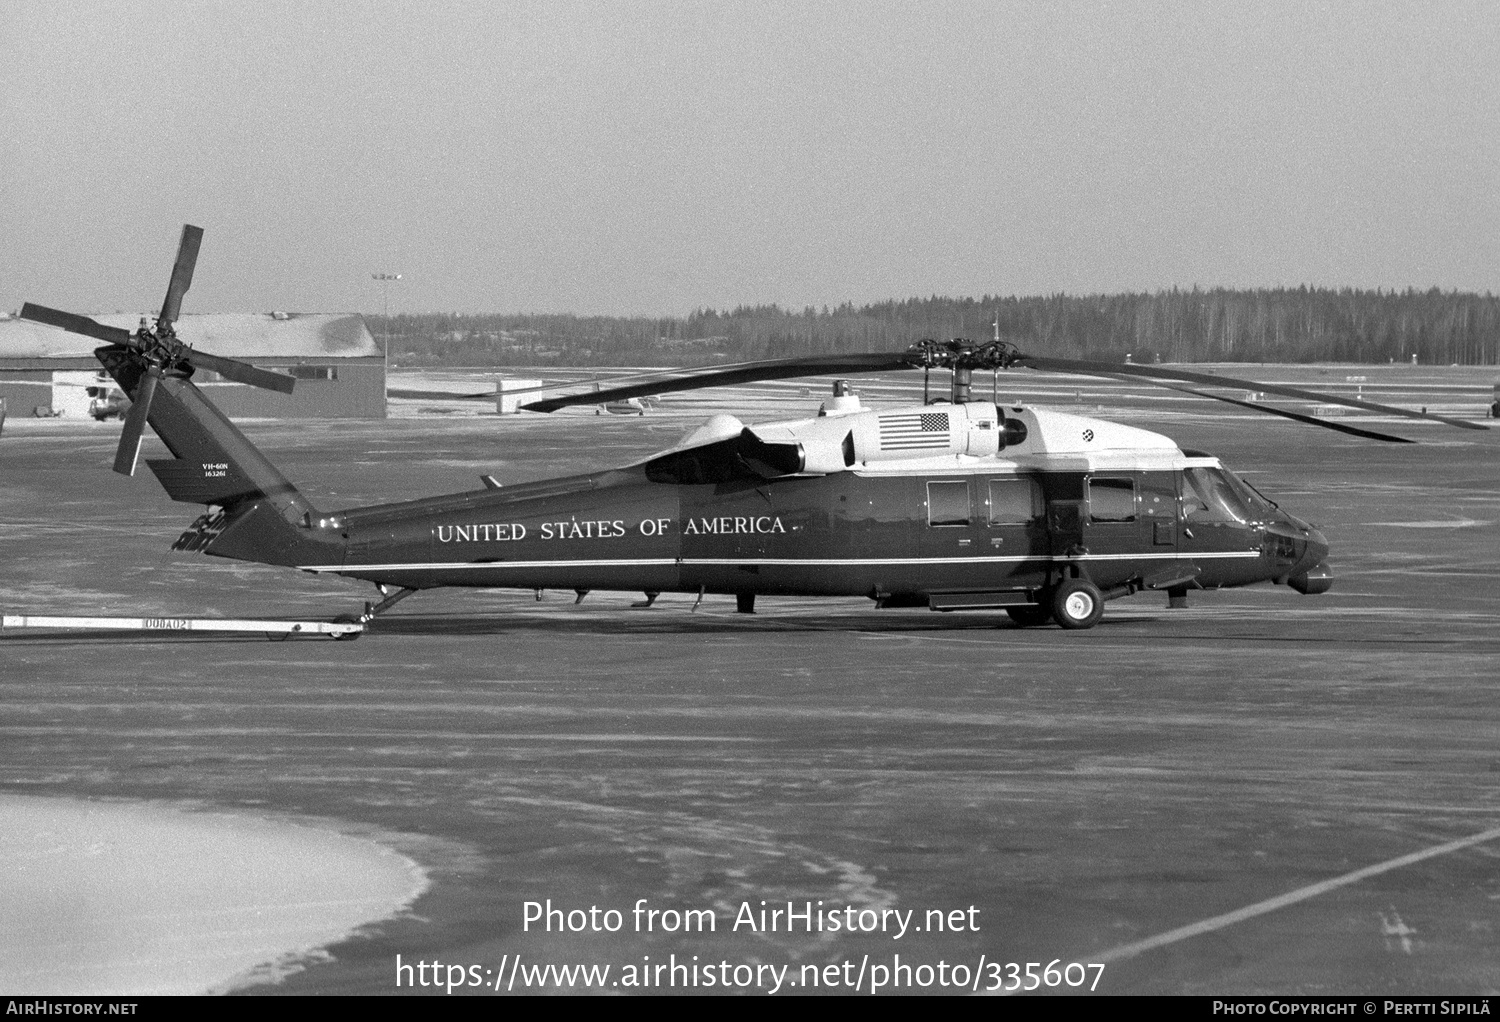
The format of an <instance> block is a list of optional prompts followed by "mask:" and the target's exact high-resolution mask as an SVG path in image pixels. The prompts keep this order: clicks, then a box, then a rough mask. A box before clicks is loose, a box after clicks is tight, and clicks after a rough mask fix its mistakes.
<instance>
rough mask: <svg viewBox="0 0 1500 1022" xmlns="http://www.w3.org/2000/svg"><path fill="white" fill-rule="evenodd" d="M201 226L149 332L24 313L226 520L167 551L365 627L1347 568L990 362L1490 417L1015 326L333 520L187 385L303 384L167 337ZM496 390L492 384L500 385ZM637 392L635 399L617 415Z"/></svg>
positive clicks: (1101, 595) (1167, 445)
mask: <svg viewBox="0 0 1500 1022" xmlns="http://www.w3.org/2000/svg"><path fill="white" fill-rule="evenodd" d="M202 233H203V232H202V231H201V229H199V228H197V227H192V226H185V227H184V228H183V234H182V240H181V243H180V245H179V249H178V255H177V261H176V264H175V266H174V269H173V272H172V278H171V283H170V285H169V287H168V290H167V296H166V300H165V301H164V302H163V305H162V310H161V314H160V315H159V316H158V317H157V318H156V322H155V324H154V325H150V326H148V325H146V324H145V323H144V322H143V323H142V326H141V328H140V329H139V330H137V331H136V332H135V333H131V332H129V331H126V330H123V329H120V328H116V327H110V326H106V325H104V324H101V323H98V322H96V321H94V320H92V319H89V318H88V317H85V316H79V315H75V314H73V313H67V312H61V311H59V310H56V309H49V308H46V307H43V306H38V305H32V304H27V305H26V306H25V307H24V308H23V309H22V310H21V315H22V316H23V317H25V318H28V319H32V320H36V321H38V322H42V323H48V324H51V325H53V326H57V327H61V328H63V329H66V330H71V331H74V332H76V333H80V334H84V335H87V336H90V337H94V338H97V339H99V340H102V341H104V342H106V343H105V346H103V347H101V348H98V349H97V350H96V352H95V354H96V355H97V357H98V358H99V361H100V362H101V363H102V364H103V365H104V367H105V369H106V370H107V371H108V372H109V373H110V375H111V376H113V377H114V379H115V380H116V381H117V382H118V383H119V385H120V387H121V389H123V390H124V392H125V393H126V394H127V395H129V397H130V398H131V399H132V401H133V404H131V406H130V411H129V414H128V416H127V418H126V421H125V426H124V430H123V434H122V436H121V438H120V445H119V450H118V452H117V455H116V458H115V464H114V468H115V471H117V472H121V473H124V474H126V475H130V474H133V472H134V469H135V464H136V460H137V458H138V454H139V450H140V444H141V439H142V436H143V433H144V430H145V427H146V426H147V425H148V424H149V425H150V426H151V428H152V429H153V430H155V432H156V434H157V435H158V436H159V437H160V438H161V440H162V442H163V443H164V444H165V445H166V447H167V449H168V451H169V452H170V453H171V455H172V456H171V457H169V458H163V459H153V460H148V461H147V465H148V466H149V467H150V469H151V471H152V472H153V473H154V474H155V475H156V477H157V479H158V480H159V481H160V482H161V484H162V486H163V487H164V488H165V489H166V491H167V493H168V495H169V496H170V497H171V498H172V499H174V500H178V501H182V502H185V503H190V504H202V505H205V506H206V511H205V512H204V513H203V514H202V515H201V516H200V517H199V518H198V519H197V520H196V521H195V522H194V523H193V524H192V526H191V527H190V528H189V529H188V530H187V531H186V532H184V533H183V534H182V535H181V537H180V538H179V539H178V540H177V542H176V543H175V544H174V545H173V549H175V550H185V551H198V552H202V553H205V554H210V555H213V556H218V557H229V558H236V559H240V560H248V561H256V562H261V563H266V564H274V565H283V566H286V567H289V568H296V569H299V570H302V571H308V572H316V573H326V574H331V575H342V576H345V577H348V578H355V579H363V580H367V581H369V582H373V583H374V584H375V585H376V586H378V587H379V589H380V592H381V594H382V596H383V599H381V600H380V601H379V602H378V603H375V604H373V605H372V604H366V606H365V610H364V614H363V615H362V616H360V618H359V620H362V621H368V620H370V619H371V618H373V617H374V616H375V615H377V614H380V613H382V612H384V611H385V610H387V609H389V608H390V607H392V606H394V605H395V604H396V603H397V602H398V601H400V600H402V599H404V598H406V597H407V596H410V595H411V594H413V593H416V592H419V591H421V590H424V589H431V588H436V587H440V586H467V587H481V588H499V587H506V588H519V589H532V590H543V589H573V590H575V591H577V592H578V593H579V594H580V598H582V594H584V593H586V592H588V591H591V590H619V591H627V592H644V593H646V595H647V598H648V602H649V601H650V600H653V599H655V597H656V595H657V594H659V593H662V592H685V593H697V594H699V596H700V597H701V596H702V595H703V594H704V593H717V594H726V595H733V596H735V597H736V600H737V604H738V608H739V610H741V611H742V612H746V613H749V612H752V611H753V609H754V605H755V598H756V597H757V596H758V595H785V596H867V597H869V598H871V599H872V600H874V601H876V603H877V605H878V606H883V607H921V606H925V607H929V608H931V609H933V610H940V611H952V610H996V611H998V610H1003V611H1004V612H1005V613H1006V614H1007V615H1008V616H1009V618H1010V619H1011V620H1012V621H1014V622H1016V623H1017V624H1020V625H1042V624H1046V623H1048V622H1056V623H1057V624H1059V625H1061V626H1062V627H1064V628H1068V629H1080V628H1089V627H1091V626H1093V625H1094V624H1096V623H1097V622H1098V621H1099V619H1100V617H1101V615H1102V614H1103V611H1104V605H1105V603H1106V602H1107V601H1109V600H1113V599H1117V598H1121V597H1126V596H1130V595H1132V594H1135V593H1140V592H1143V591H1148V590H1152V591H1165V592H1166V593H1167V594H1168V596H1169V597H1170V598H1172V599H1174V600H1183V599H1185V598H1186V594H1187V592H1188V591H1189V590H1190V589H1194V588H1196V589H1219V588H1228V587H1234V586H1246V585H1253V584H1256V583H1262V582H1273V583H1282V584H1285V585H1287V586H1289V587H1290V588H1292V589H1294V590H1296V591H1297V592H1299V593H1303V594H1316V593H1322V592H1326V591H1327V590H1328V589H1329V588H1330V586H1331V585H1332V583H1333V572H1332V570H1331V569H1330V567H1329V565H1328V560H1327V558H1328V541H1327V539H1326V538H1325V537H1324V536H1323V534H1322V533H1321V532H1319V531H1318V530H1317V529H1316V528H1314V527H1313V526H1311V525H1310V524H1308V523H1307V522H1305V521H1303V520H1301V519H1300V518H1297V517H1296V516H1295V515H1292V514H1290V513H1289V512H1287V511H1285V510H1283V509H1282V508H1281V507H1279V506H1278V505H1277V504H1276V503H1274V502H1273V501H1272V500H1270V499H1269V498H1267V497H1265V496H1263V495H1262V494H1261V493H1260V492H1259V491H1257V490H1256V489H1255V488H1254V487H1252V486H1250V485H1249V484H1248V483H1246V482H1245V481H1244V480H1242V479H1241V478H1239V477H1238V476H1236V475H1235V474H1234V473H1233V472H1232V471H1230V470H1229V469H1228V468H1226V467H1225V466H1224V465H1222V464H1221V463H1220V462H1219V460H1218V459H1217V458H1215V457H1213V456H1212V455H1209V454H1206V453H1203V452H1200V451H1192V450H1182V449H1181V448H1179V447H1178V445H1177V444H1176V443H1175V442H1173V441H1172V440H1171V439H1169V438H1168V437H1165V436H1162V435H1160V434H1158V433H1153V432H1149V431H1147V430H1143V429H1138V428H1135V427H1131V426H1126V425H1121V424H1119V423H1115V422H1109V421H1106V420H1102V419H1094V418H1086V417H1083V416H1077V415H1068V414H1062V413H1058V412H1051V411H1043V410H1040V409H1033V408H1023V407H1016V406H1004V405H1001V404H997V403H995V402H993V401H983V400H975V399H974V395H973V393H972V378H973V373H974V371H975V370H993V371H997V372H998V371H1001V370H1007V369H1013V368H1022V367H1024V368H1030V369H1034V370H1041V371H1045V372H1058V373H1073V374H1085V375H1089V376H1106V377H1132V378H1137V379H1144V380H1148V381H1151V382H1153V383H1156V384H1160V385H1162V386H1166V387H1170V388H1173V389H1177V390H1182V391H1185V392H1188V393H1192V394H1196V395H1198V396H1201V397H1207V398H1213V399H1215V400H1219V401H1224V402H1228V403H1229V404H1233V405H1237V406H1240V407H1244V408H1251V409H1254V410H1256V411H1261V412H1267V413H1270V414H1274V415H1280V416H1284V417H1286V418H1290V419H1295V420H1297V421H1300V422H1305V423H1308V424H1311V425H1315V426H1320V427H1323V428H1327V429H1334V430H1338V431H1340V432H1343V433H1348V434H1352V435H1355V436H1360V437H1364V438H1367V439H1372V440H1380V441H1386V442H1411V441H1409V440H1405V439H1404V438H1402V437H1398V436H1393V435H1391V434H1387V433H1380V432H1376V431H1374V430H1368V429H1364V428H1361V427H1358V426H1354V425H1351V424H1349V423H1344V422H1331V421H1325V420H1323V419H1318V418H1314V417H1312V416H1309V415H1304V414H1302V413H1299V412H1294V411H1290V410H1287V409H1282V408H1276V407H1271V406H1268V405H1264V404H1260V403H1258V402H1252V401H1245V400H1241V399H1239V398H1234V397H1229V396H1225V395H1221V394H1217V393H1214V392H1212V391H1211V390H1206V389H1204V388H1237V389H1247V390H1251V391H1258V392H1261V393H1266V394H1275V395H1279V396H1283V397H1290V398H1298V399H1304V400H1315V401H1319V402H1328V403H1335V404H1341V405H1347V406H1350V407H1353V408H1358V409H1363V410H1366V411H1371V412H1378V413H1383V414H1386V415H1396V416H1404V417H1408V418H1413V419H1429V420H1434V421H1438V422H1443V423H1446V424H1448V425H1452V426H1457V427H1460V428H1464V429H1485V428H1486V427H1484V426H1482V425H1479V424H1477V423H1472V422H1466V421H1464V420H1461V419H1453V418H1448V417H1445V416H1441V415H1436V414H1429V413H1427V412H1425V411H1423V412H1417V411H1412V410H1409V409H1405V408H1397V407H1391V406H1387V405H1381V404H1375V403H1373V402H1368V401H1364V400H1362V399H1359V398H1352V397H1345V396H1342V395H1337V394H1328V393H1322V392H1316V391H1309V390H1303V389H1301V388H1296V387H1287V386H1280V385H1273V384H1266V383H1256V382H1253V381H1247V380H1240V379H1234V378H1231V377H1225V376H1218V375H1210V374H1205V373H1196V372H1190V371H1186V370H1181V369H1174V368H1169V367H1164V366H1144V365H1129V364H1126V365H1116V364H1112V363H1100V362H1091V361H1078V360H1065V359H1054V358H1045V357H1038V356H1033V355H1027V354H1024V353H1023V352H1021V351H1019V350H1018V349H1017V348H1016V347H1014V346H1013V345H1011V344H1008V343H1006V342H1003V341H998V340H997V341H988V342H984V343H974V342H970V341H963V340H952V341H945V342H934V341H922V342H920V343H917V344H914V345H912V346H911V347H910V348H909V349H908V350H906V351H903V352H897V353H893V354H851V355H838V356H820V357H811V358H789V359H775V360H770V361H762V362H751V363H743V364H740V365H732V366H722V367H714V368H710V369H705V370H699V371H689V372H685V373H682V374H678V375H676V376H673V377H671V378H666V379H662V378H656V379H652V380H648V381H641V382H634V383H628V384H626V385H622V386H614V387H608V388H603V389H588V390H586V391H584V392H583V393H579V394H573V395H564V396H561V397H548V398H542V399H539V400H536V401H534V402H533V403H531V404H529V405H525V406H523V407H526V408H529V409H532V410H535V411H542V412H550V411H555V410H557V409H560V408H564V407H569V406H575V405H584V406H588V405H594V406H606V407H607V406H608V405H610V404H611V403H624V402H630V401H633V400H637V399H641V398H646V397H649V396H654V395H658V394H663V393H669V392H674V391H683V390H689V389H696V388H700V387H709V386H725V385H732V384H744V383H753V382H757V381H765V380H779V379H791V378H796V377H804V376H828V375H834V376H843V375H852V374H856V373H869V372H889V371H893V370H902V369H907V370H910V369H920V370H922V371H923V372H924V373H929V372H930V371H931V370H933V369H942V370H947V371H949V372H951V376H952V386H951V391H950V393H949V395H948V399H947V400H946V401H943V402H932V401H924V402H923V403H922V404H920V405H914V406H912V407H907V408H894V409H885V410H874V409H867V408H864V407H863V406H862V405H861V403H860V401H859V399H858V397H857V396H856V395H854V394H853V393H852V391H851V388H850V387H849V386H848V384H847V382H845V381H840V382H839V383H837V384H835V388H834V394H833V396H832V399H831V400H830V401H829V402H827V403H826V404H825V405H824V407H823V408H822V409H820V411H819V412H818V414H817V415H816V416H815V417H812V418H805V419H797V420H791V421H785V422H772V423H764V424H756V425H746V424H745V423H743V422H741V421H740V420H739V419H737V418H735V417H733V416H731V415H723V414H721V415H715V416H713V417H712V418H710V419H709V420H708V421H707V422H706V423H704V424H703V425H702V426H700V427H699V428H697V429H695V430H694V431H692V432H691V433H690V434H688V436H686V437H685V438H684V439H683V440H682V442H681V443H680V444H678V445H677V446H675V447H673V448H671V449H669V450H667V451H663V452H662V453H660V454H657V455H655V456H653V457H650V458H648V459H646V460H645V461H642V462H640V463H638V464H634V465H627V466H624V467H621V468H617V469H610V470H606V471H599V472H591V473H588V474H585V475H576V476H570V477H566V478H561V479H550V480H545V481H540V482H530V483H522V484H519V485H514V486H505V487H497V486H495V485H493V484H492V481H490V480H486V485H485V487H484V488H483V489H476V490H470V491H465V492H461V493H451V494H445V495H441V496H434V497H427V498H423V499H419V500H411V501H405V502H402V503H395V504H381V505H375V506H372V507H358V508H347V509H343V510H337V511H324V510H320V509H318V508H315V507H313V506H312V504H311V503H310V502H309V501H308V500H307V498H306V497H305V496H303V494H302V493H301V492H300V491H299V490H298V489H297V487H296V486H295V485H293V483H292V482H291V481H290V480H288V479H287V478H286V477H285V476H283V475H282V474H281V473H280V472H279V471H278V470H277V469H276V468H275V466H273V465H272V464H271V462H270V461H269V460H268V459H267V458H266V457H265V456H264V455H263V454H262V453H261V452H260V451H259V450H258V449H256V447H255V446H254V445H253V444H251V443H250V441H249V440H248V439H246V438H245V436H244V435H243V434H242V433H241V432H240V431H239V430H238V429H236V428H235V426H234V425H233V424H232V423H230V421H229V420H228V419H227V418H226V417H225V416H224V415H223V414H221V413H220V412H219V411H218V409H216V408H215V407H214V406H213V405H212V404H211V403H210V402H209V401H208V399H207V398H206V397H205V396H204V395H203V392H202V391H200V390H199V389H198V388H197V387H196V386H194V384H193V381H192V376H193V372H194V370H195V369H204V370H212V371H214V372H217V373H219V374H221V375H223V376H224V377H226V378H228V379H231V380H235V381H237V382H241V383H246V384H250V385H253V386H259V387H269V388H272V389H275V390H279V391H283V392H290V390H291V389H292V386H293V381H292V379H291V378H289V377H287V376H283V375H281V374H278V373H272V372H267V371H265V370H262V369H258V368H255V367H254V366H250V365H247V364H245V363H243V362H238V361H236V360H234V359H228V358H223V357H221V356H216V355H211V354H208V353H205V352H201V351H197V350H194V349H193V348H191V347H189V346H187V345H186V344H184V343H183V342H181V341H180V340H179V339H178V338H177V336H176V334H175V331H174V329H173V323H174V321H175V320H176V319H177V316H178V312H179V310H180V308H181V303H182V297H183V295H184V294H185V293H186V292H187V289H188V286H189V285H190V283H191V281H192V274H193V267H194V263H195V261H196V258H197V252H198V247H199V244H200V242H201V239H202ZM487 396H492V395H487ZM623 406H624V405H623V404H622V407H623Z"/></svg>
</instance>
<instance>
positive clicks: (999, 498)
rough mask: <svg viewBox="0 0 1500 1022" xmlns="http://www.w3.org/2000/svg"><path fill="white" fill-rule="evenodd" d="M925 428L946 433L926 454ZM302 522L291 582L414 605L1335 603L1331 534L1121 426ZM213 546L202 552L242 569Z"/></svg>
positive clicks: (869, 430)
mask: <svg viewBox="0 0 1500 1022" xmlns="http://www.w3.org/2000/svg"><path fill="white" fill-rule="evenodd" d="M922 416H941V419H937V418H934V419H931V420H929V421H930V423H931V424H932V425H933V426H934V428H932V429H931V430H929V435H928V436H927V437H926V438H925V440H924V436H923V434H922V433H921V431H920V430H921V417H922ZM914 417H915V422H913V421H912V420H913V418H914ZM1016 424H1019V428H1018V427H1017V425H1016ZM937 425H942V426H943V427H944V429H943V430H939V429H937V428H935V427H936V426H937ZM981 427H983V428H981ZM1007 427H1008V429H1009V436H1010V440H1011V442H1010V443H1007V444H1005V445H1004V446H1003V447H1002V446H999V444H998V443H996V438H997V437H1003V436H1004V435H1005V432H1004V431H1005V429H1006V428H1007ZM882 430H884V434H882ZM913 430H915V432H913ZM938 433H942V434H943V435H942V436H941V437H939V436H937V435H935V434H938ZM970 433H988V434H989V437H988V438H986V439H985V440H981V441H980V443H981V444H984V443H991V444H995V447H994V450H993V451H992V452H990V451H986V452H984V453H980V454H970V453H968V449H969V447H970V439H971V438H970V436H969V434H970ZM799 438H800V439H799ZM940 440H941V441H942V446H941V450H938V449H937V448H938V445H939V441H940ZM922 442H926V443H927V444H928V445H929V447H928V448H925V449H924V448H920V447H918V448H916V449H913V445H915V444H920V443H922ZM820 444H821V445H822V446H823V447H826V448H828V450H819V449H818V448H819V445H820ZM958 448H962V449H958ZM793 449H795V454H792V453H790V452H792V451H793ZM830 461H835V462H837V464H833V465H830V464H828V462H830ZM845 461H848V462H849V464H843V462H845ZM810 467H811V468H817V469H821V470H820V471H810V470H809V468H810ZM301 524H302V526H303V528H304V532H303V535H304V536H305V538H306V540H307V542H306V543H302V544H297V545H296V546H295V547H294V548H292V549H288V550H287V551H286V555H287V556H286V558H284V559H282V560H281V563H288V564H293V565H294V566H296V567H298V568H301V569H303V570H306V571H311V572H320V573H334V574H339V575H344V576H348V577H353V578H359V579H367V580H369V581H372V582H376V583H379V584H381V585H386V586H399V587H402V588H410V589H426V588H432V587H437V586H472V587H485V588H490V587H515V588H524V589H576V590H596V589H597V590H626V591H643V592H671V591H678V592H707V593H722V594H739V595H747V594H765V595H803V596H869V597H871V598H873V599H875V600H877V601H879V602H881V603H882V604H883V605H887V606H918V605H925V606H931V607H933V608H934V609H940V610H957V609H981V608H987V607H1007V606H1022V605H1028V604H1035V603H1037V602H1039V601H1041V600H1042V599H1043V597H1044V595H1045V594H1046V593H1047V592H1049V591H1050V590H1052V589H1054V588H1055V587H1056V586H1057V585H1058V584H1059V583H1060V582H1061V581H1063V580H1065V579H1070V578H1071V579H1083V580H1086V581H1088V582H1090V583H1092V584H1093V585H1094V586H1096V587H1097V588H1098V589H1099V590H1100V592H1101V593H1102V594H1103V596H1104V597H1105V598H1106V599H1108V598H1111V597H1116V596H1125V595H1129V594H1130V593H1133V592H1137V591H1140V590H1142V589H1166V590H1169V591H1181V590H1184V589H1187V588H1204V589H1216V588H1222V587H1229V586H1243V585H1249V584H1253V583H1257V582H1267V581H1275V582H1289V583H1291V584H1293V585H1294V586H1296V587H1297V588H1299V589H1300V590H1301V591H1303V592H1321V591H1324V590H1326V589H1327V588H1328V586H1329V584H1331V575H1330V574H1329V573H1328V571H1327V569H1326V567H1325V566H1324V559H1325V557H1326V555H1327V552H1328V547H1327V543H1326V541H1325V540H1324V538H1323V537H1322V535H1321V534H1320V533H1319V532H1318V531H1317V530H1315V529H1313V528H1312V527H1311V526H1309V525H1307V524H1306V523H1305V522H1302V521H1300V520H1299V519H1296V518H1294V517H1292V516H1291V515H1289V514H1287V513H1285V512H1283V511H1282V510H1281V509H1280V508H1278V507H1276V506H1275V505H1274V504H1272V503H1271V502H1270V501H1268V500H1266V499H1265V498H1264V497H1262V496H1260V495H1259V494H1258V493H1257V492H1255V491H1253V490H1252V489H1251V488H1250V487H1248V486H1247V485H1246V484H1244V482H1243V481H1242V480H1240V479H1238V477H1236V476H1234V475H1233V474H1232V473H1230V472H1228V471H1227V470H1226V469H1225V468H1224V467H1223V466H1222V465H1220V463H1219V462H1218V461H1217V459H1215V458H1212V457H1208V456H1203V455H1198V454H1196V453H1194V454H1187V453H1184V452H1183V451H1181V450H1180V449H1178V448H1177V447H1176V445H1175V444H1173V443H1172V442H1171V441H1170V440H1168V439H1167V438H1166V437H1162V436H1160V435H1158V434H1154V433H1148V432H1146V431H1144V430H1139V429H1134V428H1132V427H1128V426H1122V425H1120V424H1118V423H1112V422H1106V421H1103V420H1096V419H1088V418H1083V417H1079V416H1071V415H1062V414H1059V413H1050V412H1039V411H1035V410H1030V409H1021V408H1012V409H1003V408H997V407H996V406H994V405H982V404H968V405H958V406H955V405H929V406H923V407H922V408H919V409H904V410H893V411H890V412H875V411H859V412H850V413H847V414H843V415H837V414H836V415H828V416H822V417H820V418H819V419H813V420H800V421H798V422H793V423H785V424H771V425H769V426H757V427H751V428H747V427H744V426H743V424H741V423H739V421H738V420H735V419H733V418H732V417H729V416H718V417H716V418H715V420H713V421H711V422H710V424H709V425H708V426H707V427H705V428H704V430H700V431H699V432H698V434H697V435H695V436H693V437H690V438H689V440H688V441H687V442H685V444H684V445H683V446H682V447H679V448H676V449H674V450H672V451H669V452H666V453H664V454H662V455H659V456H657V457H655V458H652V459H649V460H648V461H646V462H644V463H642V464H639V465H635V466H631V467H628V468H623V469H615V470H608V471H603V472H599V473H593V474H588V475H580V476H573V477H568V478H563V479H554V480H548V481H543V482H535V483H525V484H521V485H517V486H510V487H503V488H498V489H483V490H474V491H469V492H465V493H457V494H451V495H448V496H442V497H432V498H426V499H423V500H418V501H412V502H408V503H403V504H390V505H381V506H376V507H369V508H356V509H351V510H347V511H342V512H337V513H333V514H329V515H326V516H318V517H316V518H313V517H309V518H308V519H307V520H306V521H305V522H303V523H301ZM191 535H192V534H189V536H191ZM184 538H185V539H187V538H188V537H186V536H185V537H184ZM215 546H216V544H214V543H208V544H206V545H200V546H199V548H206V552H208V553H225V554H227V555H228V556H243V555H242V554H238V553H235V552H233V551H231V550H227V549H215ZM258 559H263V557H262V558H258Z"/></svg>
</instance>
